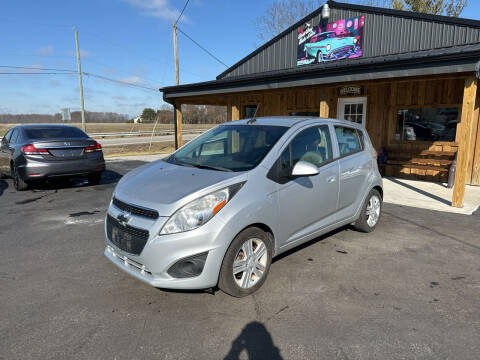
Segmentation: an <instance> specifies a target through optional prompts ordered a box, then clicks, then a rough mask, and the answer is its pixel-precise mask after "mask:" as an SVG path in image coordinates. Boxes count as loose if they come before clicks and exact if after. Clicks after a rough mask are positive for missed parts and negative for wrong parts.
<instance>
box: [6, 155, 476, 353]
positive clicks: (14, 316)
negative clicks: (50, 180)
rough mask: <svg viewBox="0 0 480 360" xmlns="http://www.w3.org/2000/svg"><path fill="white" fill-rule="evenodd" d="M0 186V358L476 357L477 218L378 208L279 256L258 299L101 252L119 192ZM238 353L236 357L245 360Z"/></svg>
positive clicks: (114, 166) (122, 168) (110, 183)
mask: <svg viewBox="0 0 480 360" xmlns="http://www.w3.org/2000/svg"><path fill="white" fill-rule="evenodd" d="M140 164H141V162H138V161H116V162H109V163H108V165H107V168H108V171H107V172H106V173H105V174H104V177H103V180H102V183H101V184H100V185H98V186H89V185H88V184H83V183H82V182H81V181H77V182H73V183H65V184H62V183H60V184H54V185H49V186H45V187H43V188H41V189H37V190H34V191H27V192H23V193H17V192H15V191H14V190H13V185H12V182H11V180H0V204H1V209H2V215H3V216H1V217H0V254H2V261H1V262H0V288H1V289H2V291H1V292H0V307H1V311H0V348H1V352H0V359H22V360H28V359H118V360H120V359H240V358H242V359H244V358H247V355H248V356H249V359H447V358H451V359H472V360H473V359H478V354H479V353H480V342H479V341H478V339H479V338H480V302H479V298H480V243H479V242H478V234H479V233H480V221H479V220H480V213H479V212H477V213H476V214H475V215H472V216H465V215H457V214H447V213H440V212H433V211H428V210H421V209H416V208H407V207H402V206H398V205H392V204H385V206H384V215H383V217H382V219H381V221H380V223H379V225H378V228H377V229H376V231H375V232H374V233H372V234H361V233H358V232H355V231H353V230H351V229H350V228H348V227H346V228H343V229H341V230H339V231H335V232H333V233H330V234H327V235H326V236H323V237H321V238H319V239H316V240H315V241H312V242H310V243H308V244H307V245H304V246H301V247H300V248H297V249H295V250H294V251H291V252H289V253H287V254H285V255H282V256H281V257H280V258H277V259H276V260H275V261H274V263H273V265H272V267H271V273H270V275H269V277H268V279H267V281H266V283H265V285H264V286H263V288H262V289H260V291H259V292H257V293H256V294H255V295H254V296H250V297H246V298H242V299H236V298H232V297H230V296H227V295H225V294H224V293H222V292H220V291H216V292H215V293H214V295H212V294H209V293H206V292H203V291H191V292H177V291H162V290H159V289H155V288H152V287H149V286H147V285H145V284H143V283H141V282H139V281H137V280H135V279H134V278H132V277H130V276H128V275H127V274H125V273H123V272H122V271H121V270H119V269H117V268H116V267H115V266H114V265H112V264H110V263H109V262H108V261H107V259H106V258H105V257H104V256H103V249H104V235H103V217H104V215H105V211H106V208H107V205H108V202H109V199H110V197H111V194H112V191H113V188H114V186H115V183H116V182H117V181H118V179H119V178H120V176H121V175H122V174H123V173H125V172H126V171H127V170H128V169H131V168H133V167H135V166H138V165H140ZM239 354H240V355H239Z"/></svg>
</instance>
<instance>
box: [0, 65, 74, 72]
mask: <svg viewBox="0 0 480 360" xmlns="http://www.w3.org/2000/svg"><path fill="white" fill-rule="evenodd" d="M0 68H7V69H28V70H37V71H44V70H45V71H65V72H73V73H74V72H75V71H73V70H67V69H52V68H40V67H32V66H13V65H0Z"/></svg>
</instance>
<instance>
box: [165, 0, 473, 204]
mask: <svg viewBox="0 0 480 360" xmlns="http://www.w3.org/2000/svg"><path fill="white" fill-rule="evenodd" d="M326 6H328V7H329V9H330V11H329V13H330V14H329V15H325V18H324V15H323V11H322V8H319V9H317V10H316V11H314V12H313V13H311V14H309V15H307V16H306V17H305V18H303V19H301V20H299V21H298V22H297V23H295V24H293V25H292V26H290V27H289V28H287V29H286V30H284V31H283V32H282V33H280V34H278V35H277V36H275V37H274V38H273V39H271V40H270V41H268V42H267V43H265V44H264V45H262V46H261V47H259V48H258V49H256V50H254V51H253V52H252V53H251V54H249V55H247V56H246V57H244V58H243V59H240V60H239V61H238V62H237V63H236V64H234V65H233V66H231V67H230V68H228V69H227V70H225V71H224V72H223V73H222V74H220V75H219V76H217V79H216V80H214V81H207V82H203V83H196V84H185V85H180V86H175V87H166V88H163V89H161V90H162V91H163V93H164V100H165V101H167V102H169V103H171V104H173V105H175V107H176V113H178V112H180V113H179V114H178V115H177V120H178V119H181V104H200V105H209V104H212V105H222V106H226V107H227V118H228V120H236V119H240V118H244V117H246V115H247V110H251V109H252V106H259V108H258V112H257V116H274V115H281V116H289V115H294V114H297V115H314V116H320V117H329V118H345V119H349V120H354V121H359V115H360V114H358V112H357V113H355V114H353V113H352V112H351V111H352V110H351V109H352V107H351V106H352V101H353V100H351V99H348V98H352V97H359V98H358V99H356V100H357V102H356V103H355V109H357V110H358V109H359V105H360V104H361V109H362V114H361V121H362V123H364V124H365V127H366V129H367V131H368V133H369V135H370V138H371V140H372V142H373V145H374V147H375V148H376V150H377V151H380V150H382V154H384V153H385V152H387V153H388V156H387V161H386V163H383V164H381V170H382V171H383V172H384V174H385V175H387V176H397V177H406V178H412V179H421V180H429V181H442V182H445V181H447V178H448V173H449V169H450V167H451V165H452V163H453V161H454V160H455V159H456V161H457V167H456V176H455V185H454V194H453V199H452V204H453V205H454V206H462V203H463V196H464V191H465V184H472V185H480V135H479V133H480V121H479V112H480V111H479V106H480V101H479V96H478V92H477V78H480V62H479V59H480V21H476V20H471V19H461V18H454V17H445V16H436V15H426V14H420V13H415V12H408V11H398V10H392V9H384V8H379V7H370V6H362V5H354V4H346V3H339V2H336V1H332V0H328V1H327V4H326V5H323V7H326ZM325 13H326V14H327V13H328V12H325ZM358 17H361V18H362V19H364V32H363V35H362V36H363V40H361V41H362V44H361V45H360V46H361V48H362V54H361V56H359V57H356V58H350V57H348V56H347V57H344V58H341V59H335V60H332V61H330V60H328V61H322V62H320V61H319V60H317V61H316V63H315V60H313V61H314V62H312V63H309V64H308V65H306V64H304V63H302V61H303V60H305V59H307V60H308V58H309V55H308V54H305V55H303V53H302V50H301V49H300V50H299V48H298V46H300V45H301V44H300V43H299V33H303V30H304V29H305V27H306V26H307V27H309V26H312V25H313V26H316V25H318V24H320V23H327V22H335V21H340V22H342V21H343V20H345V21H347V20H354V19H355V18H358ZM362 21H363V20H362ZM349 31H352V30H351V29H350V30H349ZM422 34H428V36H422ZM352 35H354V36H356V35H355V34H353V33H348V32H345V31H343V32H341V31H340V36H347V37H348V36H352ZM357 35H358V34H357ZM359 41H360V40H359ZM299 54H300V55H299ZM302 56H304V57H302ZM299 60H300V64H299ZM310 60H311V59H310ZM337 60H339V61H337ZM346 87H348V89H347V90H346ZM342 94H347V95H342ZM337 108H338V109H340V111H339V112H340V113H337V112H338V111H337ZM429 108H430V109H437V110H435V111H433V110H432V111H430V110H428V109H429ZM452 108H454V109H452ZM347 110H349V111H350V113H349V114H348V115H347V113H346V111H347ZM422 126H423V129H422ZM435 126H437V127H436V128H435ZM180 127H181V124H180V123H179V124H178V128H180ZM454 132H455V136H454ZM402 139H406V140H402ZM417 139H418V140H417ZM422 139H423V140H424V139H449V140H450V141H421V140H422ZM384 150H385V151H384ZM382 158H384V157H383V156H382Z"/></svg>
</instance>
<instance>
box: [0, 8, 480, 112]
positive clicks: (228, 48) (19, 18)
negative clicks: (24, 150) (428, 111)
mask: <svg viewBox="0 0 480 360" xmlns="http://www.w3.org/2000/svg"><path fill="white" fill-rule="evenodd" d="M271 2H272V1H271V0H191V1H190V4H189V5H188V7H187V10H186V11H185V14H184V17H183V21H181V22H180V24H179V26H180V27H181V28H182V29H183V30H184V31H185V32H186V33H187V34H189V35H190V36H191V37H193V38H194V39H195V40H197V41H198V42H200V43H201V44H202V45H204V46H205V47H206V48H207V49H208V50H210V51H211V52H212V53H214V54H215V55H216V56H217V57H219V58H220V59H221V60H222V61H223V62H225V63H226V64H227V65H232V64H234V63H235V62H236V61H238V60H239V59H241V58H242V57H243V56H245V55H247V54H248V53H249V52H251V51H252V50H254V49H255V47H256V46H257V45H260V44H261V42H260V40H258V38H257V35H256V29H255V24H254V19H255V18H256V17H257V16H259V15H262V14H263V12H264V11H265V9H266V8H267V7H268V5H269V4H270V3H271ZM183 5H184V0H96V1H93V0H82V1H73V0H41V1H40V0H1V1H0V33H1V34H2V36H0V66H2V65H13V66H25V67H31V68H32V69H31V70H30V69H24V70H20V69H19V70H18V71H27V72H35V71H36V70H35V68H43V69H47V68H54V69H69V70H76V66H77V65H76V59H75V57H74V53H75V42H74V33H73V30H72V28H73V26H75V27H76V28H77V29H78V31H79V40H80V48H81V49H82V70H83V71H85V72H89V73H92V74H98V75H101V76H105V77H109V78H112V79H116V80H120V81H124V82H127V83H132V84H136V85H141V86H145V87H150V88H158V87H162V86H167V85H172V84H174V67H173V50H172V43H173V41H172V22H173V20H175V19H176V17H177V16H178V11H179V9H181V8H182V7H183ZM479 10H480V3H479V2H478V1H473V0H470V1H469V6H468V7H467V9H466V10H465V11H464V13H463V14H462V17H466V18H474V19H475V18H477V19H478V18H479V15H478V14H479ZM179 59H180V82H181V83H190V82H198V81H205V80H212V79H214V78H215V76H217V75H218V74H219V73H220V72H222V71H223V70H224V69H225V67H224V66H223V65H221V64H219V63H218V62H216V61H215V60H214V59H212V58H211V57H209V56H208V55H207V54H205V53H204V52H202V51H201V50H200V49H199V48H198V47H196V46H195V45H194V44H193V43H191V42H190V40H188V39H187V38H185V37H184V36H183V35H182V34H179ZM12 71H16V70H13V69H6V68H0V72H12ZM37 71H38V70H37ZM84 91H85V107H86V109H87V110H90V111H113V112H119V113H124V114H129V115H131V116H134V115H137V114H138V113H139V112H141V110H142V109H143V108H144V107H153V108H159V107H160V106H161V105H162V103H163V102H162V98H161V94H160V93H159V92H155V91H151V90H146V89H139V88H131V87H127V86H120V85H117V84H114V83H111V82H108V81H105V80H102V79H98V78H94V77H89V76H84ZM64 107H69V108H71V109H72V110H78V109H79V108H80V101H79V92H78V77H77V76H76V75H72V74H66V75H63V74H62V75H33V74H32V75H2V74H0V113H47V114H48V113H55V112H59V110H60V109H61V108H64Z"/></svg>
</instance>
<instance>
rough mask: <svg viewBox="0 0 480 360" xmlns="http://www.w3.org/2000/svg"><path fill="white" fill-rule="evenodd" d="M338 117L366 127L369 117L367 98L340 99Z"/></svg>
mask: <svg viewBox="0 0 480 360" xmlns="http://www.w3.org/2000/svg"><path fill="white" fill-rule="evenodd" d="M337 115H338V118H339V119H341V120H349V121H353V122H356V123H358V124H362V125H363V126H365V120H366V116H367V98H366V97H353V98H339V99H338V106H337Z"/></svg>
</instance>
